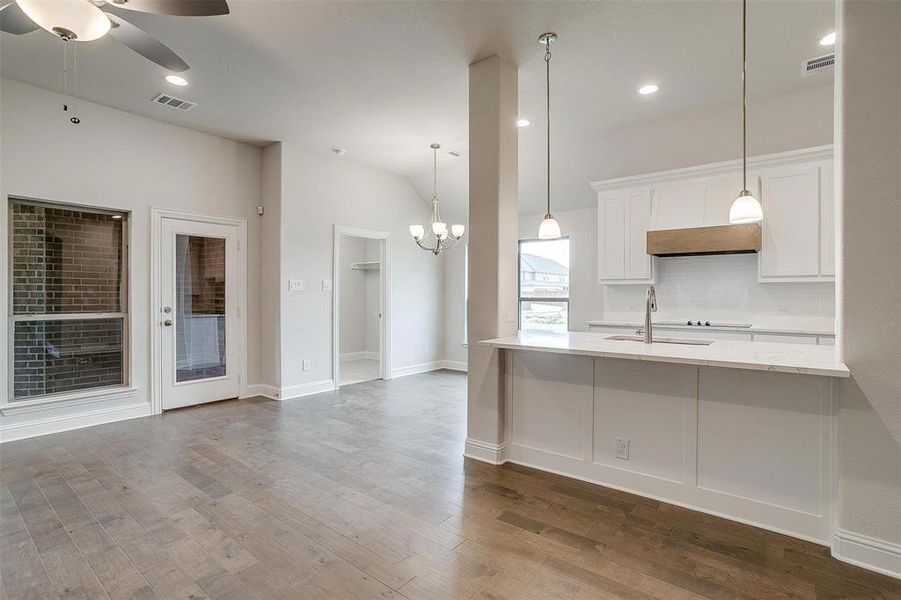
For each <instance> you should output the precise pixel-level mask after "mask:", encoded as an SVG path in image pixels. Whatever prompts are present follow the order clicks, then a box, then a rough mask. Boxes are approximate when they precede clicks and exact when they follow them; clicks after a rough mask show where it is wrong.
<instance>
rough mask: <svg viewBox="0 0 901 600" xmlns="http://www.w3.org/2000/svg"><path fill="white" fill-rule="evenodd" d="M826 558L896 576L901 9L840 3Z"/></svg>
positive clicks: (900, 436)
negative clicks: (832, 438) (833, 492)
mask: <svg viewBox="0 0 901 600" xmlns="http://www.w3.org/2000/svg"><path fill="white" fill-rule="evenodd" d="M837 17H838V18H837V22H838V24H839V29H838V40H839V48H838V61H837V63H838V74H837V78H838V81H839V85H838V89H837V94H836V99H837V100H836V104H837V110H836V118H837V136H836V141H837V144H836V150H837V160H836V167H837V174H838V182H837V184H838V185H837V186H836V189H837V190H838V202H837V203H836V204H837V206H838V219H837V222H838V224H839V226H838V250H839V251H838V261H837V268H838V272H837V277H838V316H839V318H838V340H837V342H838V348H839V350H840V351H841V353H842V356H843V360H844V361H845V362H846V363H847V365H848V367H849V368H850V370H851V379H850V380H847V379H846V380H842V383H841V385H840V387H839V415H838V434H839V448H838V478H839V482H838V514H837V527H838V529H837V531H836V537H835V541H834V547H833V552H834V553H835V554H836V555H837V556H839V557H841V558H844V559H846V560H851V561H856V562H861V563H865V564H867V565H869V566H870V567H877V568H881V569H883V570H885V571H887V572H891V573H893V574H894V575H895V576H896V577H901V311H899V306H898V301H899V298H901V277H899V275H901V271H899V267H898V256H899V255H901V4H899V3H897V2H865V1H861V2H857V1H855V2H850V1H847V0H845V1H842V2H839V8H838V14H837Z"/></svg>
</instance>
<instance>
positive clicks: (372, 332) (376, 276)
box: [363, 239, 381, 354]
mask: <svg viewBox="0 0 901 600" xmlns="http://www.w3.org/2000/svg"><path fill="white" fill-rule="evenodd" d="M380 245H381V242H380V241H379V240H370V239H367V240H366V253H365V256H364V257H363V260H365V261H367V262H378V261H379V260H380V253H381V251H380ZM363 276H364V278H365V279H366V290H365V294H366V303H365V308H366V317H365V319H366V327H365V329H366V331H365V335H366V341H365V343H364V344H363V349H364V350H365V351H366V352H369V353H370V354H372V353H376V354H377V353H378V351H379V317H378V314H379V310H380V308H379V304H380V302H379V301H380V299H381V293H380V289H381V283H380V281H381V280H380V276H381V269H368V270H366V271H363Z"/></svg>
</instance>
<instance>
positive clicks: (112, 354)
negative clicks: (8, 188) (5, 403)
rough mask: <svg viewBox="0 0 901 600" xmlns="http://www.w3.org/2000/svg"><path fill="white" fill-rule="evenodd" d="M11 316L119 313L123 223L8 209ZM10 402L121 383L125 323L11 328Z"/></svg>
mask: <svg viewBox="0 0 901 600" xmlns="http://www.w3.org/2000/svg"><path fill="white" fill-rule="evenodd" d="M11 206H12V210H11V215H10V223H11V237H12V252H11V259H12V285H13V294H12V296H13V302H12V304H13V307H12V308H13V313H14V314H15V315H42V314H62V313H76V314H80V313H98V312H124V307H123V303H124V298H123V297H122V293H121V288H122V285H121V284H122V278H123V276H124V269H123V262H124V248H123V247H122V228H123V227H124V221H125V219H124V218H123V219H113V218H112V217H111V215H108V214H99V213H91V212H81V211H78V210H71V209H66V208H56V207H47V206H37V205H31V204H23V203H18V202H13V203H11ZM13 330H14V334H13V339H14V344H13V345H14V348H13V367H14V369H13V370H14V396H15V398H16V399H23V398H30V397H34V396H40V395H43V394H51V393H56V392H65V391H72V390H80V389H87V388H93V387H103V386H109V385H117V384H121V383H123V382H124V376H123V374H124V363H123V356H124V353H123V345H122V341H123V339H122V332H123V319H121V318H113V319H77V318H76V319H66V320H62V321H56V320H54V321H43V320H38V321H16V322H15V323H14V324H13Z"/></svg>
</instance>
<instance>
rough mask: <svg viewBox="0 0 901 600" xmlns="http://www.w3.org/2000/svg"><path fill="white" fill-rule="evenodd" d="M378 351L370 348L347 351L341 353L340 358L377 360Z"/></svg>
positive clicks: (344, 359) (346, 359)
mask: <svg viewBox="0 0 901 600" xmlns="http://www.w3.org/2000/svg"><path fill="white" fill-rule="evenodd" d="M378 359H379V353H378V352H372V351H371V350H360V351H359V352H347V353H345V354H342V355H341V360H343V361H345V362H347V361H353V360H378Z"/></svg>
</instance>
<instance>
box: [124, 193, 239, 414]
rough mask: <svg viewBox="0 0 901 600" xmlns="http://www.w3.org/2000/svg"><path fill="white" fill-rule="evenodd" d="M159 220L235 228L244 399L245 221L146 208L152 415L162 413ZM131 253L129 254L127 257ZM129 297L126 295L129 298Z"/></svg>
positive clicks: (161, 221)
mask: <svg viewBox="0 0 901 600" xmlns="http://www.w3.org/2000/svg"><path fill="white" fill-rule="evenodd" d="M163 219H179V220H182V221H196V222H198V223H211V224H215V225H230V226H233V227H237V229H238V240H237V243H238V249H237V250H238V265H237V266H238V269H237V270H238V316H237V319H238V336H239V337H240V338H241V339H240V346H241V347H240V349H239V351H238V363H239V364H238V385H239V391H238V394H239V396H240V397H242V398H243V397H245V396H247V310H248V307H247V219H242V218H236V217H222V216H216V215H204V214H200V213H195V212H190V211H184V210H177V209H173V208H160V207H156V206H154V207H151V208H150V324H149V326H150V399H151V405H152V407H153V414H161V413H162V412H163V401H162V369H161V366H160V365H161V354H160V353H161V352H162V345H161V342H160V328H159V327H158V324H159V321H160V314H161V313H162V305H161V304H160V277H161V275H162V265H161V264H160V250H161V249H162V244H161V240H160V236H161V235H162V227H163ZM130 255H131V253H129V256H130ZM130 298H131V295H129V299H130Z"/></svg>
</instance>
